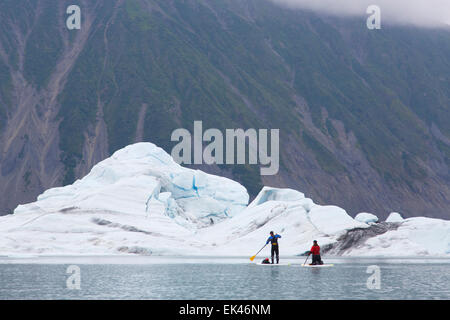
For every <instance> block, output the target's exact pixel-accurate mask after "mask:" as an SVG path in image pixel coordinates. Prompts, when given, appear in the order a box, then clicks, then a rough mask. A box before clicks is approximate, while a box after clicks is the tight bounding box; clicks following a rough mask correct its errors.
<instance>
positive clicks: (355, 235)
mask: <svg viewBox="0 0 450 320" xmlns="http://www.w3.org/2000/svg"><path fill="white" fill-rule="evenodd" d="M400 225H401V222H399V223H389V222H380V223H375V224H371V225H370V227H368V228H356V229H351V230H348V231H347V232H346V233H345V234H344V235H342V236H341V237H339V239H338V240H337V243H334V244H331V245H327V246H323V247H322V252H323V253H327V254H331V255H341V254H343V253H345V251H347V250H348V249H351V248H357V247H359V246H361V245H363V244H364V242H365V241H367V239H370V238H372V237H376V236H378V235H380V234H383V233H386V232H388V231H391V230H397V229H398V227H399V226H400Z"/></svg>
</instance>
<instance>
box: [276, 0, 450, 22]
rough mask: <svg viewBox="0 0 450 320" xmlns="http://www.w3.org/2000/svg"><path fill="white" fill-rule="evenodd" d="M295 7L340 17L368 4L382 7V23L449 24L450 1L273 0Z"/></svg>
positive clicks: (361, 10)
mask: <svg viewBox="0 0 450 320" xmlns="http://www.w3.org/2000/svg"><path fill="white" fill-rule="evenodd" d="M271 1H273V2H275V3H279V4H282V5H285V6H288V7H292V8H301V9H311V10H313V11H317V12H324V13H327V14H332V15H337V16H362V17H368V16H369V14H367V13H366V10H367V8H368V7H369V5H377V6H378V7H379V8H380V9H381V19H382V22H388V23H390V24H392V23H395V24H406V25H416V26H421V27H439V26H444V25H450V0H271Z"/></svg>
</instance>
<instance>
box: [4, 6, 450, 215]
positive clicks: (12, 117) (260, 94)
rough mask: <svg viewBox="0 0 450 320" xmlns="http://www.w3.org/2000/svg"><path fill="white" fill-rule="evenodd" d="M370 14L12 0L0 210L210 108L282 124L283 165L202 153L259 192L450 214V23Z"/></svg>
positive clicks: (166, 143) (241, 122) (7, 13)
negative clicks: (385, 21)
mask: <svg viewBox="0 0 450 320" xmlns="http://www.w3.org/2000/svg"><path fill="white" fill-rule="evenodd" d="M72 4H77V5H79V6H80V8H81V11H82V26H81V30H68V29H67V27H66V18H67V14H66V9H67V7H68V6H69V5H72ZM365 23H366V22H365V16H362V17H361V19H338V18H332V17H325V16H318V15H315V14H313V13H311V12H304V11H299V10H290V9H285V8H281V7H278V6H276V5H274V4H272V3H271V2H269V1H257V0H208V1H206V0H98V1H89V0H78V1H72V0H71V1H65V0H64V1H57V0H19V1H17V0H3V1H1V2H0V28H1V32H0V212H1V213H8V212H11V210H12V209H13V208H15V206H16V205H17V204H19V203H25V202H30V201H33V200H35V198H36V196H37V195H38V194H39V193H41V192H42V191H43V190H45V189H48V188H50V187H54V186H59V185H64V184H68V183H71V182H73V181H74V180H75V179H77V178H80V177H82V176H84V175H85V174H86V173H87V172H89V170H90V168H92V166H93V165H94V164H95V163H97V162H99V161H100V160H102V159H104V158H106V157H107V156H109V155H110V154H112V152H114V151H115V150H117V149H119V148H121V147H123V146H125V145H127V144H130V143H133V142H137V141H150V142H153V143H155V144H157V145H159V146H161V147H163V148H164V149H165V150H166V151H168V152H170V150H171V149H172V147H173V145H174V144H173V143H172V142H171V141H170V135H171V132H172V131H173V130H174V129H176V128H180V127H182V128H187V129H188V130H190V131H191V132H192V127H193V123H194V121H195V120H202V121H203V126H204V128H219V129H222V130H224V129H226V128H240V127H242V128H267V129H270V128H280V135H281V136H280V152H281V155H280V159H281V165H280V172H279V174H278V175H276V176H267V177H260V176H259V170H258V168H257V167H255V166H250V165H245V166H244V165H241V166H227V165H221V166H211V167H209V166H206V165H205V166H201V168H202V170H205V171H207V172H211V173H215V174H221V175H225V176H228V177H233V178H234V179H236V180H238V181H240V182H242V183H243V184H244V185H245V186H246V187H247V188H248V189H249V191H250V193H251V194H253V195H255V194H256V193H257V192H258V191H259V190H260V187H261V186H262V185H263V184H265V185H271V186H276V187H291V188H295V189H298V190H301V191H303V192H305V194H306V195H307V196H308V197H311V198H312V199H314V200H315V201H316V202H317V203H320V204H336V205H338V206H340V207H343V208H346V209H347V210H348V212H349V213H351V214H352V215H354V214H356V213H358V212H361V211H369V212H373V213H376V214H378V215H379V216H380V217H385V216H386V215H387V214H388V213H389V212H390V211H400V212H402V214H403V215H404V216H414V215H425V216H431V217H441V218H450V173H449V166H450V112H449V111H450V30H448V29H441V30H432V29H418V28H413V27H396V26H389V25H383V28H382V29H381V30H368V29H367V28H366V27H365Z"/></svg>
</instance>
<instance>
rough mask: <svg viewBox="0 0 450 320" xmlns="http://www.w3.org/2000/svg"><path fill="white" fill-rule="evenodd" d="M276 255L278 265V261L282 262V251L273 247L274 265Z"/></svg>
mask: <svg viewBox="0 0 450 320" xmlns="http://www.w3.org/2000/svg"><path fill="white" fill-rule="evenodd" d="M275 255H276V256H277V263H278V261H280V251H279V249H278V246H272V263H273V258H274V256H275Z"/></svg>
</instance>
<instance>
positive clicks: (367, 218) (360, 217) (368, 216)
mask: <svg viewBox="0 0 450 320" xmlns="http://www.w3.org/2000/svg"><path fill="white" fill-rule="evenodd" d="M355 220H356V221H359V222H364V223H377V222H378V217H377V216H376V215H374V214H372V213H367V212H361V213H358V214H357V215H356V217H355Z"/></svg>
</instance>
